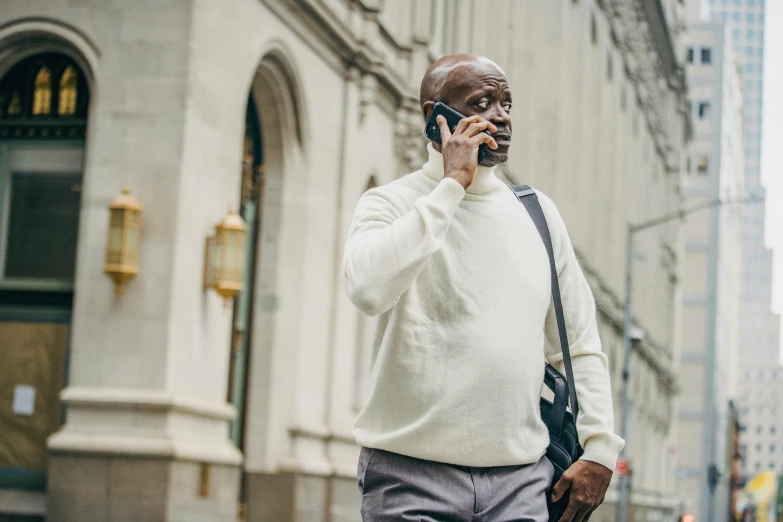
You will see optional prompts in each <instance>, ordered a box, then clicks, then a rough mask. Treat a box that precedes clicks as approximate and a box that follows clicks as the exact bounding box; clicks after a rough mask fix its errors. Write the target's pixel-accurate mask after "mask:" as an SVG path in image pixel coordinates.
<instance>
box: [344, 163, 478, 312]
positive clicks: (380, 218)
mask: <svg viewBox="0 0 783 522" xmlns="http://www.w3.org/2000/svg"><path fill="white" fill-rule="evenodd" d="M464 197H465V189H463V188H462V185H460V184H459V183H458V182H457V181H455V180H453V179H451V178H445V179H443V180H442V181H441V182H440V183H439V184H438V185H437V187H435V189H434V190H433V191H432V192H431V193H429V194H427V195H426V196H422V197H420V198H419V199H417V200H416V201H415V203H414V204H413V207H412V208H410V209H409V210H404V209H402V208H400V205H399V204H396V203H395V201H396V200H395V198H394V197H393V195H391V194H390V193H389V192H388V189H387V188H385V187H378V188H375V189H372V190H370V191H368V192H366V193H365V194H364V195H363V196H362V198H361V199H360V200H359V204H358V205H357V207H356V210H355V212H354V215H353V219H352V222H351V226H350V229H349V232H348V238H347V240H346V244H345V251H344V255H343V269H344V275H345V286H346V290H347V292H348V298H349V299H350V300H351V302H353V304H354V305H356V307H357V308H359V309H360V310H361V311H362V312H363V313H364V314H366V315H380V314H382V313H384V312H386V311H387V310H389V309H391V308H392V307H393V306H394V305H395V304H396V303H397V301H398V300H399V299H400V296H401V295H402V294H403V293H405V292H406V291H407V290H408V288H410V286H411V284H412V283H413V281H414V280H415V279H416V276H418V275H419V273H420V272H421V270H422V268H423V267H424V264H425V263H426V261H427V260H428V259H429V257H430V256H431V255H432V254H433V253H435V252H437V251H438V250H439V249H440V248H441V246H442V244H443V241H444V239H445V237H446V233H447V232H448V229H449V225H450V224H451V219H452V217H453V216H454V212H455V211H456V210H457V207H459V204H460V202H461V201H462V199H463V198H464Z"/></svg>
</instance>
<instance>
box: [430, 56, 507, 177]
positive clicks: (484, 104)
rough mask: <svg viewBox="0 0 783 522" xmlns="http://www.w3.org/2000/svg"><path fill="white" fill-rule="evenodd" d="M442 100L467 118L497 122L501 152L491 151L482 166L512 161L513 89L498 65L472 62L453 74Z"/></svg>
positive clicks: (496, 135) (443, 90)
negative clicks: (510, 158)
mask: <svg viewBox="0 0 783 522" xmlns="http://www.w3.org/2000/svg"><path fill="white" fill-rule="evenodd" d="M444 84H445V85H444V87H443V89H442V91H441V93H440V99H441V100H442V101H443V102H444V103H446V104H447V105H450V106H451V107H453V108H454V109H456V110H458V111H459V112H461V113H462V114H464V115H465V116H473V115H474V114H475V115H478V116H481V117H482V118H485V119H487V120H489V121H491V122H492V123H494V124H495V125H496V126H497V128H498V130H497V132H495V133H494V134H492V137H493V138H495V141H496V142H497V144H498V148H497V150H492V149H487V153H486V155H485V156H484V159H483V160H482V161H481V165H482V166H485V167H492V166H495V165H497V164H499V163H505V162H506V161H508V149H509V147H510V146H511V115H510V112H511V88H510V87H509V85H508V79H507V78H506V75H505V74H504V73H503V71H502V70H500V69H499V68H498V66H497V65H495V64H494V63H492V62H491V61H489V60H480V61H476V62H468V63H465V64H463V65H460V66H459V67H458V68H456V69H454V70H453V71H451V73H450V74H449V78H448V81H446V82H444Z"/></svg>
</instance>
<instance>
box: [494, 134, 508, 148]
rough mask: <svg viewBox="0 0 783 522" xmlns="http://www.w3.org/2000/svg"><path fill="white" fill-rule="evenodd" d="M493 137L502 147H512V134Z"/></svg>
mask: <svg viewBox="0 0 783 522" xmlns="http://www.w3.org/2000/svg"><path fill="white" fill-rule="evenodd" d="M492 137H493V138H495V143H497V144H498V146H500V147H503V146H508V145H511V134H495V135H494V136H492Z"/></svg>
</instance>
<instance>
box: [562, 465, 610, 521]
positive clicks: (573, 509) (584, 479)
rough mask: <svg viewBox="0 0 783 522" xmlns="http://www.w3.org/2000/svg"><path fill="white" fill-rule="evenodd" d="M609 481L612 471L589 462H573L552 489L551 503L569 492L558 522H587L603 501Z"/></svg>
mask: <svg viewBox="0 0 783 522" xmlns="http://www.w3.org/2000/svg"><path fill="white" fill-rule="evenodd" d="M611 480H612V470H611V469H609V468H607V467H605V466H602V465H601V464H598V463H596V462H591V461H589V460H577V461H576V462H574V463H573V464H572V465H571V467H570V468H568V469H567V470H566V471H565V473H563V476H562V477H560V480H558V481H557V484H555V487H554V488H552V501H553V502H557V501H558V500H560V499H561V498H562V497H563V495H564V494H565V493H566V491H568V490H571V497H570V498H569V499H568V506H567V507H566V510H565V512H564V513H563V516H562V517H561V518H560V522H587V521H588V520H589V519H590V515H592V514H593V511H595V509H596V508H597V507H598V506H600V505H601V503H602V502H603V501H604V497H605V496H606V490H607V489H609V482H611Z"/></svg>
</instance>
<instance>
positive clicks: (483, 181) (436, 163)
mask: <svg viewBox="0 0 783 522" xmlns="http://www.w3.org/2000/svg"><path fill="white" fill-rule="evenodd" d="M427 152H428V153H429V159H428V160H427V163H425V164H424V166H423V167H422V172H424V174H425V175H426V176H427V177H428V178H430V179H432V180H434V181H437V182H440V180H442V179H443V155H442V154H441V153H440V152H438V151H437V150H435V147H433V146H432V143H428V144H427ZM499 184H503V182H502V181H500V180H499V179H498V178H497V176H495V167H482V166H479V167H478V168H477V169H476V176H475V177H474V178H473V183H471V184H470V186H469V187H468V190H467V191H466V192H468V193H469V194H483V193H485V192H489V191H490V190H492V189H494V188H496V187H497V186H498V185H499Z"/></svg>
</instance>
